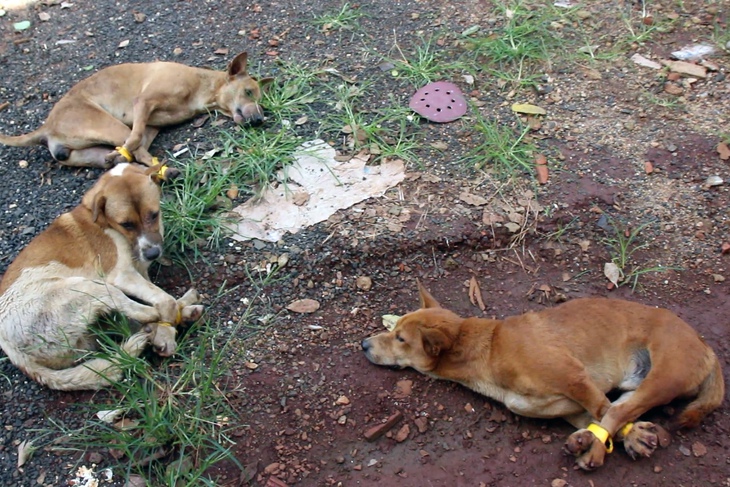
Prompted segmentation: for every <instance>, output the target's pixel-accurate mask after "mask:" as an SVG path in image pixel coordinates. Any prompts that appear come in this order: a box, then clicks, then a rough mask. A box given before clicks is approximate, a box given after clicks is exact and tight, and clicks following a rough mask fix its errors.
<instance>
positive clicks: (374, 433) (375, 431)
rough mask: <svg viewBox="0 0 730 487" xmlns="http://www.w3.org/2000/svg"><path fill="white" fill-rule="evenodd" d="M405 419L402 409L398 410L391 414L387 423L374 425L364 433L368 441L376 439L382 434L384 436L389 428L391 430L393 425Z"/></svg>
mask: <svg viewBox="0 0 730 487" xmlns="http://www.w3.org/2000/svg"><path fill="white" fill-rule="evenodd" d="M402 419H403V413H401V412H400V411H396V412H395V413H394V414H393V415H391V416H390V417H389V418H388V419H387V420H386V421H385V423H382V424H379V425H376V426H372V427H370V428H368V429H367V430H365V432H364V433H363V436H364V437H365V439H366V440H367V441H375V440H377V439H378V438H380V437H381V436H383V435H384V434H385V433H386V432H387V431H388V430H390V429H391V428H392V427H393V426H395V425H396V424H398V423H400V422H401V420H402Z"/></svg>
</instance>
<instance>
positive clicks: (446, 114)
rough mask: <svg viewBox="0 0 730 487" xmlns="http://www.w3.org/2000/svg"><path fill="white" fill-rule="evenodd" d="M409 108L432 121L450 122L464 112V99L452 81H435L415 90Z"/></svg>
mask: <svg viewBox="0 0 730 487" xmlns="http://www.w3.org/2000/svg"><path fill="white" fill-rule="evenodd" d="M408 106H409V107H411V110H413V111H414V112H416V113H417V114H419V115H421V116H422V117H425V118H427V119H429V120H431V121H432V122H439V123H444V122H452V121H454V120H456V119H457V118H459V117H461V116H463V115H464V114H465V113H466V99H465V98H464V95H463V93H462V92H461V90H460V89H459V87H458V86H456V85H455V84H454V83H451V82H449V81H436V82H434V83H429V84H427V85H426V86H424V87H423V88H421V89H420V90H418V91H416V93H415V94H414V95H413V98H411V102H410V103H409V104H408Z"/></svg>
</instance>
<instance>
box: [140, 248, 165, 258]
mask: <svg viewBox="0 0 730 487" xmlns="http://www.w3.org/2000/svg"><path fill="white" fill-rule="evenodd" d="M143 255H144V258H145V260H147V261H153V260H155V259H157V258H158V257H159V256H160V255H162V249H160V247H158V246H157V245H155V246H152V247H149V248H147V249H145V250H144V252H143Z"/></svg>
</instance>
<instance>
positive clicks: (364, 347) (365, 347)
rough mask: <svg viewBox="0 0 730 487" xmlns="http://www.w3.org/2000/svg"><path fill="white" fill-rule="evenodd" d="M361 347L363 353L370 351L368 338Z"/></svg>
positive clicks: (361, 343)
mask: <svg viewBox="0 0 730 487" xmlns="http://www.w3.org/2000/svg"><path fill="white" fill-rule="evenodd" d="M360 346H361V347H362V351H363V352H367V351H368V350H370V340H369V339H367V338H366V339H365V340H363V341H362V342H360Z"/></svg>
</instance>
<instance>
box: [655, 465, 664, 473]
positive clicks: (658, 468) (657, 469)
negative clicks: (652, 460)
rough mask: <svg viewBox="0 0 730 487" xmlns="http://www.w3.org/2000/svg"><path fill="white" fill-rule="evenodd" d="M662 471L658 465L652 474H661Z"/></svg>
mask: <svg viewBox="0 0 730 487" xmlns="http://www.w3.org/2000/svg"><path fill="white" fill-rule="evenodd" d="M662 470H664V469H663V468H662V467H660V466H659V465H655V466H654V473H662Z"/></svg>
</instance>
